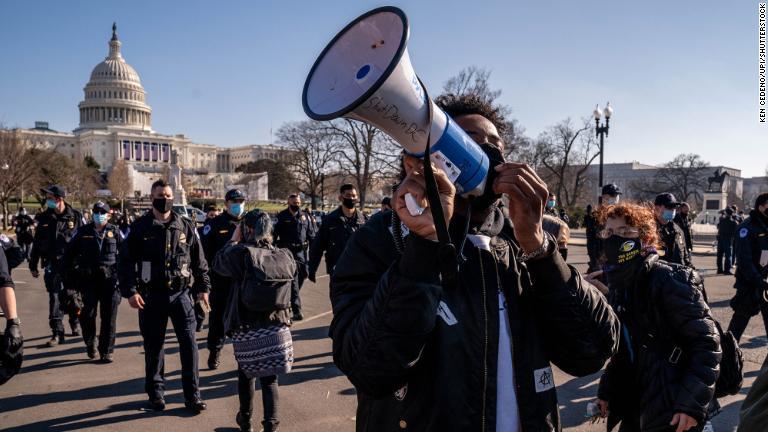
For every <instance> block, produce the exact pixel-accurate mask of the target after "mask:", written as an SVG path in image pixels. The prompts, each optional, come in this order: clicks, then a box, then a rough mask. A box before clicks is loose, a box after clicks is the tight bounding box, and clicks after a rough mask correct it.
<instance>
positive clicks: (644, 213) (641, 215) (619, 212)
mask: <svg viewBox="0 0 768 432" xmlns="http://www.w3.org/2000/svg"><path fill="white" fill-rule="evenodd" d="M595 216H596V218H597V223H598V225H600V226H604V225H605V221H607V220H608V218H624V221H625V222H626V223H627V225H629V226H631V227H633V228H637V229H639V230H640V241H641V242H642V243H643V245H645V246H653V247H656V248H659V247H661V242H660V240H659V232H658V229H657V227H656V217H655V216H654V215H653V209H652V208H651V207H650V205H644V204H636V203H633V202H621V203H619V204H616V205H607V206H601V207H599V208H598V209H597V210H596V211H595Z"/></svg>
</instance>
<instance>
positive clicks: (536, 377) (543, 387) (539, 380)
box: [533, 367, 555, 393]
mask: <svg viewBox="0 0 768 432" xmlns="http://www.w3.org/2000/svg"><path fill="white" fill-rule="evenodd" d="M533 382H534V383H535V384H536V393H541V392H545V391H547V390H552V389H553V388H555V377H554V376H553V375H552V368H551V367H545V368H542V369H536V370H535V371H533Z"/></svg>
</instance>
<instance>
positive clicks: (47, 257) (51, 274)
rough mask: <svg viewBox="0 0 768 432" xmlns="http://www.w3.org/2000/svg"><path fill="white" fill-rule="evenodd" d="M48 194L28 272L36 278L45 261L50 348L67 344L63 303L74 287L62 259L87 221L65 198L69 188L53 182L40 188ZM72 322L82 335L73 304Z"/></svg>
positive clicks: (38, 221) (75, 330)
mask: <svg viewBox="0 0 768 432" xmlns="http://www.w3.org/2000/svg"><path fill="white" fill-rule="evenodd" d="M41 191H42V193H44V194H45V196H46V199H45V206H46V210H45V211H44V212H43V213H42V214H40V215H39V217H38V219H37V231H36V232H35V239H34V241H33V242H32V254H31V257H30V260H29V271H30V273H31V274H32V276H33V277H39V276H40V272H39V271H38V268H37V264H38V262H40V261H42V264H43V266H44V267H45V276H44V280H45V289H46V290H47V291H48V321H49V324H50V326H51V331H52V332H53V337H52V338H51V340H49V341H48V342H47V343H46V345H47V346H49V347H53V346H56V345H58V344H60V343H64V324H62V322H61V319H62V311H61V309H60V307H61V302H62V301H65V302H66V298H65V297H64V296H66V295H68V294H69V293H68V292H69V291H72V288H73V287H70V286H68V284H67V286H65V281H64V277H63V276H64V274H63V271H62V270H63V269H62V268H61V266H60V264H61V258H62V257H63V256H64V250H65V249H66V246H67V243H69V241H70V240H71V239H72V237H73V236H74V235H75V232H76V231H77V229H78V228H80V227H81V226H83V225H84V224H85V221H84V220H83V215H82V214H81V213H80V212H79V211H77V210H75V209H73V208H72V206H71V205H69V203H67V202H66V201H64V198H66V196H67V191H66V190H65V189H64V188H63V187H61V186H59V185H51V186H50V187H48V188H47V189H41ZM67 309H68V310H67V313H68V315H69V325H70V327H71V328H72V335H73V336H79V335H80V323H79V322H78V319H77V314H78V312H79V311H77V310H76V308H75V307H74V306H71V307H69V308H67Z"/></svg>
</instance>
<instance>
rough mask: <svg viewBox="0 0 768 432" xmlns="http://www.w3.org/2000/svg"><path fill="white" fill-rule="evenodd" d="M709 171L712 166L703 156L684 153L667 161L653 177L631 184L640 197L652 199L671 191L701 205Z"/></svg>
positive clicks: (676, 196) (682, 198)
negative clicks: (702, 158)
mask: <svg viewBox="0 0 768 432" xmlns="http://www.w3.org/2000/svg"><path fill="white" fill-rule="evenodd" d="M709 173H710V166H709V164H708V163H707V162H705V161H703V160H701V156H699V155H697V154H693V153H684V154H679V155H677V156H675V158H674V159H672V160H671V161H669V162H667V163H665V164H664V165H663V166H662V167H661V168H659V170H658V171H657V172H656V176H654V177H653V178H649V179H643V180H638V181H635V182H633V183H632V184H631V185H630V186H631V187H632V189H633V190H634V191H635V192H636V195H637V196H638V197H639V198H640V199H645V200H652V199H653V198H654V197H655V196H656V195H658V194H660V193H663V192H671V193H672V194H674V195H675V198H677V199H678V200H681V201H688V202H690V203H692V204H693V205H694V206H699V205H701V203H702V201H703V200H704V196H703V195H702V193H701V192H702V191H703V190H705V189H706V188H707V186H708V185H707V176H708V175H709Z"/></svg>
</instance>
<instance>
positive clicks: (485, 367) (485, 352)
mask: <svg viewBox="0 0 768 432" xmlns="http://www.w3.org/2000/svg"><path fill="white" fill-rule="evenodd" d="M476 249H477V256H478V258H479V259H480V274H481V277H480V280H481V281H482V286H483V321H484V323H485V332H484V334H485V339H484V341H485V345H484V349H483V415H482V417H481V418H482V431H483V432H485V430H486V429H485V406H486V394H487V393H488V299H487V297H488V296H487V292H486V287H485V268H484V266H483V253H482V251H481V250H480V248H476Z"/></svg>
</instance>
